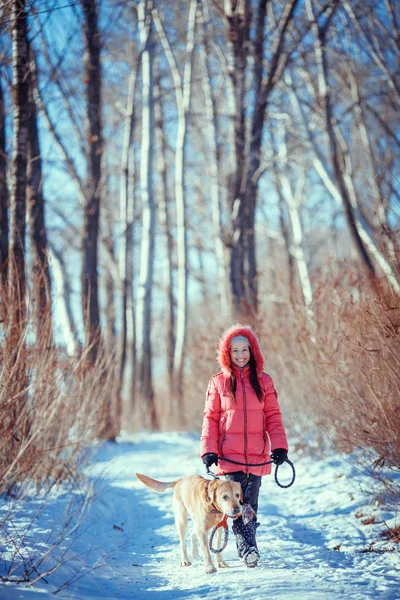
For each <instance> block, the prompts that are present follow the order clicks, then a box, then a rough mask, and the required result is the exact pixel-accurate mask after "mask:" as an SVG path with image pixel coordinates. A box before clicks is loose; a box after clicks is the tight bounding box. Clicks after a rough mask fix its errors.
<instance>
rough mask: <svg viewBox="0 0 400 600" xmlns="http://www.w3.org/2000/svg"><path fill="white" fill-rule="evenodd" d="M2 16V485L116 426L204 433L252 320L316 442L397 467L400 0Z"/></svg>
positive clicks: (11, 0) (10, 1) (60, 475)
mask: <svg viewBox="0 0 400 600" xmlns="http://www.w3.org/2000/svg"><path fill="white" fill-rule="evenodd" d="M0 19H1V21H0V27H1V38H0V56H1V59H0V64H1V67H0V69H1V70H0V265H1V282H0V285H1V306H0V310H1V353H2V362H1V373H0V383H1V387H0V434H1V435H0V482H1V483H0V492H2V493H4V492H7V493H19V494H22V493H23V491H24V489H25V487H26V486H28V485H30V482H32V481H35V482H36V485H37V488H38V489H40V488H41V486H42V485H47V486H48V485H54V483H56V482H58V481H63V480H66V479H68V478H71V477H72V478H74V477H75V478H76V477H77V474H78V473H79V472H80V465H81V463H82V458H83V456H84V454H85V449H86V448H87V447H88V446H89V445H90V443H91V442H92V441H93V440H94V439H107V440H115V439H117V437H118V435H119V434H120V432H121V430H126V431H136V430H138V429H143V428H144V429H165V430H171V429H174V430H177V429H178V430H179V429H181V430H190V431H193V430H198V429H199V427H200V424H201V418H202V411H203V403H204V392H205V390H206V387H207V382H208V379H209V377H210V376H211V375H212V374H213V373H214V372H215V371H216V370H217V365H216V363H215V346H216V343H217V341H218V338H219V337H220V335H221V334H222V331H223V330H224V329H225V328H226V327H228V326H229V325H231V324H232V323H235V322H241V323H247V324H251V325H253V326H254V327H255V329H256V331H257V333H258V335H259V337H260V340H261V345H262V348H263V351H264V354H265V359H266V369H267V371H268V372H269V373H270V374H271V375H272V377H273V379H274V381H275V383H276V387H277V389H278V392H279V397H280V401H281V406H282V410H283V412H284V418H285V423H286V424H287V426H288V428H289V430H290V432H291V435H292V437H293V438H294V437H295V436H296V439H297V441H298V443H299V444H302V445H307V444H308V445H310V446H313V447H314V448H315V447H317V448H319V449H322V445H323V440H324V439H326V437H327V438H328V439H329V440H330V441H331V442H333V443H334V444H335V445H336V447H337V448H338V449H340V450H345V451H351V450H354V449H355V448H358V449H360V450H361V452H360V453H359V454H358V456H362V457H363V459H366V461H367V464H368V465H369V468H370V469H371V474H372V475H373V476H377V475H379V469H381V468H383V467H384V466H385V467H388V468H389V470H390V469H393V470H395V469H396V468H397V467H398V465H399V464H400V401H399V388H400V346H399V335H400V302H399V296H400V271H399V266H400V255H399V218H400V203H399V193H400V188H399V176H400V174H399V161H400V153H399V147H400V118H399V114H400V113H399V107H400V79H399V73H400V69H399V57H400V54H399V51H400V5H399V3H397V2H395V0H385V1H383V2H382V1H380V0H367V1H365V0H363V1H361V0H360V1H358V0H342V1H339V0H327V1H325V0H322V1H319V0H287V1H283V0H282V1H280V0H274V1H272V0H257V1H255V0H214V1H211V0H202V1H201V0H197V1H196V0H186V1H181V0H174V2H167V1H162V0H157V1H153V2H152V1H151V0H141V1H140V2H135V1H133V0H132V1H125V2H120V1H118V2H114V1H113V0H81V1H77V2H63V1H62V0H46V1H40V0H33V1H31V2H26V1H25V0H6V2H3V6H2V9H1V17H0ZM49 482H50V483H49ZM398 492H399V490H398V489H397V488H396V486H395V484H394V482H391V480H390V478H389V479H385V497H384V500H385V501H387V500H390V498H393V494H394V496H396V495H397V494H398Z"/></svg>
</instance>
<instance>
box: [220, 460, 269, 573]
mask: <svg viewBox="0 0 400 600" xmlns="http://www.w3.org/2000/svg"><path fill="white" fill-rule="evenodd" d="M225 478H226V479H230V480H231V481H237V482H238V483H240V485H241V486H242V491H243V504H250V506H251V508H252V509H253V510H254V512H255V513H256V514H255V515H253V518H252V520H251V521H249V522H248V523H247V524H246V525H245V524H244V522H243V518H242V516H240V517H237V518H236V519H234V520H233V524H232V531H233V533H234V534H235V539H236V547H237V551H238V554H239V557H240V558H243V559H244V561H245V563H246V564H247V566H248V567H254V566H255V565H256V564H257V560H258V557H259V554H258V549H257V542H256V531H257V527H258V526H259V523H257V509H258V495H259V492H260V487H261V476H260V475H252V474H249V475H246V473H243V471H235V472H234V473H227V474H226V475H225ZM255 557H256V558H255Z"/></svg>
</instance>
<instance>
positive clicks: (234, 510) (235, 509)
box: [233, 506, 242, 515]
mask: <svg viewBox="0 0 400 600" xmlns="http://www.w3.org/2000/svg"><path fill="white" fill-rule="evenodd" d="M233 512H234V514H235V515H239V514H240V513H241V512H242V509H241V508H240V506H236V507H235V508H234V509H233Z"/></svg>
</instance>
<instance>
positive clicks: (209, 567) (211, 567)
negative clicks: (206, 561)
mask: <svg viewBox="0 0 400 600" xmlns="http://www.w3.org/2000/svg"><path fill="white" fill-rule="evenodd" d="M216 572H217V569H216V568H215V567H214V565H207V566H206V573H216Z"/></svg>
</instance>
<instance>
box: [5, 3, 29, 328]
mask: <svg viewBox="0 0 400 600" xmlns="http://www.w3.org/2000/svg"><path fill="white" fill-rule="evenodd" d="M11 20H12V48H13V99H14V139H13V160H12V187H11V202H10V240H9V260H10V263H9V289H10V292H11V294H10V297H13V298H14V304H13V311H12V324H13V327H14V328H15V332H16V334H17V332H18V331H20V329H21V327H22V326H23V321H24V314H25V285H26V284H25V215H26V188H27V156H28V137H29V130H28V123H29V85H28V74H29V68H30V66H29V47H28V35H27V14H26V5H25V0H13V1H12V4H11Z"/></svg>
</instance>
